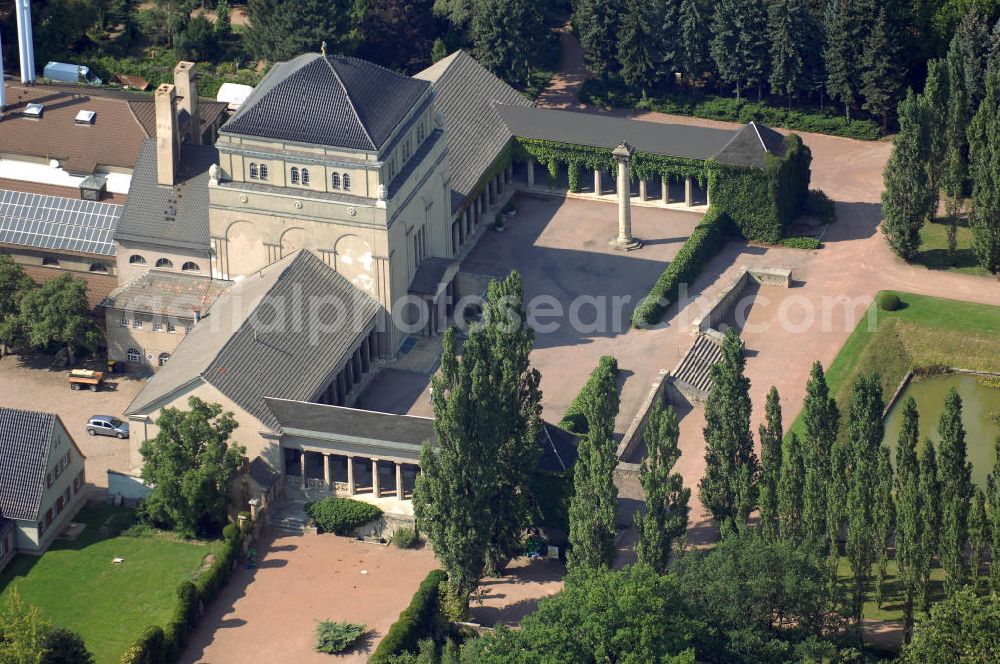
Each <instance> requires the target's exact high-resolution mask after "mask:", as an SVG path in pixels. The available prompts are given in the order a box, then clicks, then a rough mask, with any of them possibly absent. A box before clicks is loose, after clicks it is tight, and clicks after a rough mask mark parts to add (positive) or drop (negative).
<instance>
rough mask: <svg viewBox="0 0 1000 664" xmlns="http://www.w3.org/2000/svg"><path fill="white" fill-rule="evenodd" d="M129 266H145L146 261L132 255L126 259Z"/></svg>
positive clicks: (137, 255)
mask: <svg viewBox="0 0 1000 664" xmlns="http://www.w3.org/2000/svg"><path fill="white" fill-rule="evenodd" d="M128 262H129V265H145V264H146V259H145V258H143V257H142V256H140V255H139V254H132V255H131V256H129V257H128Z"/></svg>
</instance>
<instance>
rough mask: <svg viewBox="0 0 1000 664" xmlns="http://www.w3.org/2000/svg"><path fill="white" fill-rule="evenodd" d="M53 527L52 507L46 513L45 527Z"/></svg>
mask: <svg viewBox="0 0 1000 664" xmlns="http://www.w3.org/2000/svg"><path fill="white" fill-rule="evenodd" d="M51 525H52V508H51V507H50V508H49V509H48V510H47V511H46V512H45V527H46V528H48V527H49V526H51Z"/></svg>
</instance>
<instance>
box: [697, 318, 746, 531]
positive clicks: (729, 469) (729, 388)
mask: <svg viewBox="0 0 1000 664" xmlns="http://www.w3.org/2000/svg"><path fill="white" fill-rule="evenodd" d="M745 366H746V358H744V356H743V343H742V342H741V341H740V337H739V335H738V334H737V333H736V330H734V329H732V328H730V329H729V330H727V331H726V336H725V338H724V339H723V341H722V358H721V359H720V360H719V362H717V363H716V364H715V365H713V366H712V371H711V376H712V386H711V387H710V388H709V391H708V399H707V400H706V402H705V428H704V435H705V466H706V468H705V475H704V477H702V479H701V482H699V484H698V488H699V495H700V498H701V502H702V504H703V505H705V507H707V508H708V510H709V511H710V512H711V513H712V517H713V518H714V519H715V521H716V523H717V524H718V525H719V527H720V529H722V532H723V533H724V534H725V533H727V532H730V531H731V530H732V528H731V526H733V525H736V526H739V525H741V524H745V523H746V520H747V517H748V516H749V509H750V508H751V507H752V504H753V502H754V500H753V498H754V496H753V495H752V492H753V490H754V488H755V487H754V485H753V482H754V481H755V480H756V475H757V466H758V462H757V456H756V454H754V450H753V434H752V433H750V412H751V404H750V379H749V378H747V377H746V376H745V375H744V373H743V371H744V368H745ZM741 482H742V487H741ZM741 488H742V489H743V491H744V492H750V495H749V496H747V495H744V496H742V500H741V495H740V489H741ZM748 503H749V505H748Z"/></svg>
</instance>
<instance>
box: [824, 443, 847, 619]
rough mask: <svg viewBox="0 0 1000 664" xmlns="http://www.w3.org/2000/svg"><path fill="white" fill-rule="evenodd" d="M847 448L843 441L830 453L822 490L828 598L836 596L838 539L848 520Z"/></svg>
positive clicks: (835, 444) (832, 598) (838, 560)
mask: <svg viewBox="0 0 1000 664" xmlns="http://www.w3.org/2000/svg"><path fill="white" fill-rule="evenodd" d="M852 460H853V457H852V452H851V447H850V445H848V444H847V443H846V442H837V443H834V445H833V450H832V452H831V453H830V479H829V481H828V483H827V489H826V500H827V510H826V529H827V540H828V541H829V547H828V549H827V558H826V561H827V570H828V573H829V575H830V581H829V585H830V598H831V600H834V599H836V598H837V596H838V592H839V591H838V588H837V582H838V581H837V580H838V576H839V574H838V567H839V562H840V537H841V534H842V533H843V529H844V523H845V522H846V521H847V517H848V509H847V508H848V498H849V496H850V492H851V478H850V476H849V472H850V469H851V467H852Z"/></svg>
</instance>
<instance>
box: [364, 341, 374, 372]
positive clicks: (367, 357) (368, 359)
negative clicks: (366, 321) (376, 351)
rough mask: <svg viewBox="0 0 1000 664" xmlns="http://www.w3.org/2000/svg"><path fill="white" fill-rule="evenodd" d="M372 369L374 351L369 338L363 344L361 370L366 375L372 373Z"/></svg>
mask: <svg viewBox="0 0 1000 664" xmlns="http://www.w3.org/2000/svg"><path fill="white" fill-rule="evenodd" d="M371 368H372V350H371V347H370V346H369V342H368V337H365V340H364V341H362V342H361V370H362V371H363V372H365V373H368V372H369V371H371Z"/></svg>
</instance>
